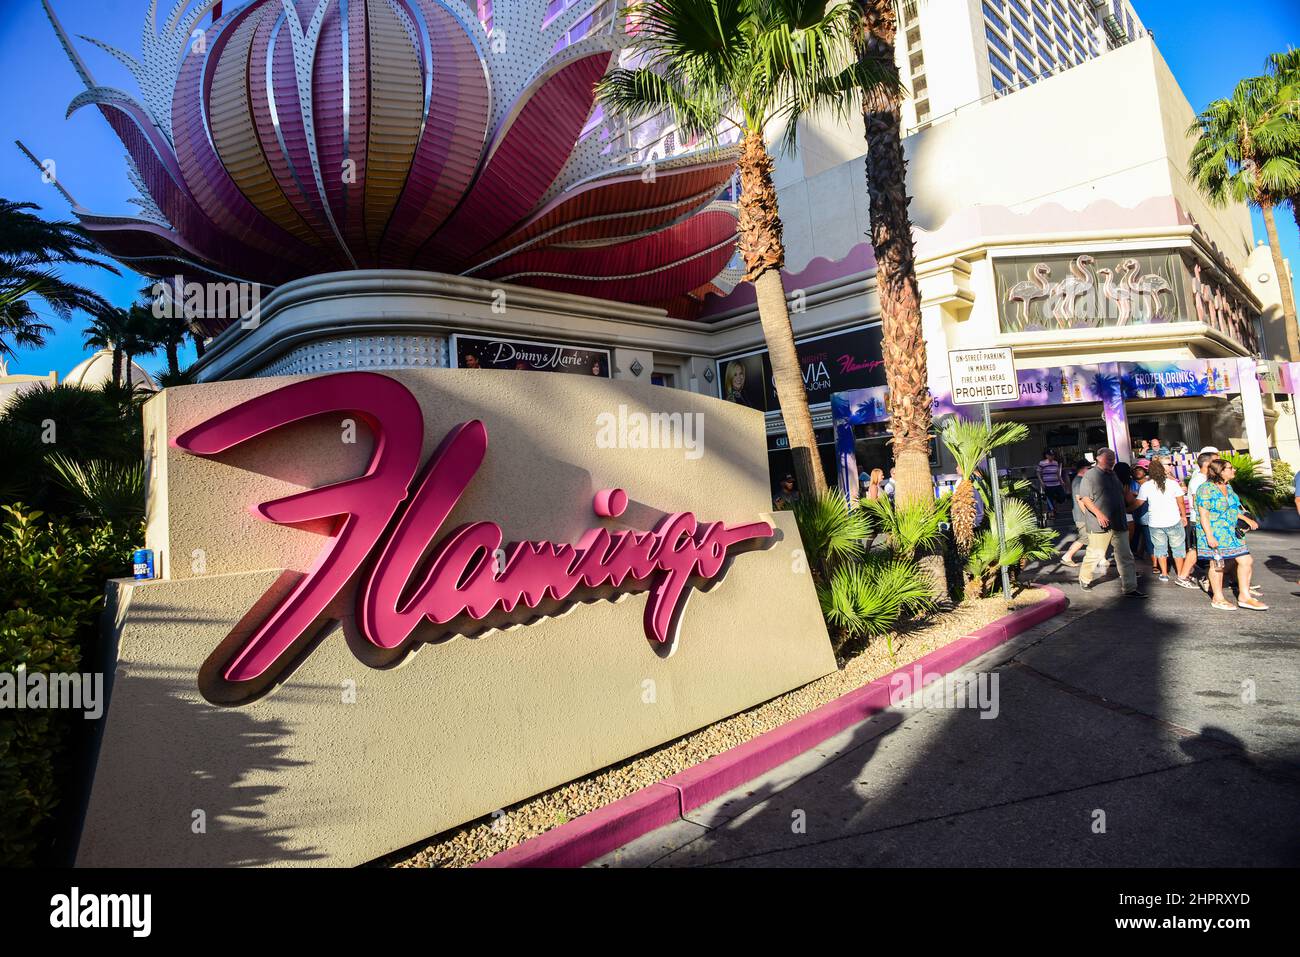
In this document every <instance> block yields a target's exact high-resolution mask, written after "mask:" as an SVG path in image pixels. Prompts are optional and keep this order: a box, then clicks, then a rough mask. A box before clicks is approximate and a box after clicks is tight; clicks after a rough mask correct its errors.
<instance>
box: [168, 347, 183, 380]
mask: <svg viewBox="0 0 1300 957" xmlns="http://www.w3.org/2000/svg"><path fill="white" fill-rule="evenodd" d="M179 349H180V344H179V343H178V342H177V341H176V340H175V339H168V340H167V374H168V375H170V376H176V375H178V374H179V373H180V371H181V358H180V352H179Z"/></svg>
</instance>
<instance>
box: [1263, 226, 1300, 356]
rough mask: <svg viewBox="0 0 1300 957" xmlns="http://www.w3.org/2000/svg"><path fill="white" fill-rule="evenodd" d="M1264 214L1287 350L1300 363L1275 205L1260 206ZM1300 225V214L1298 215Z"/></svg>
mask: <svg viewBox="0 0 1300 957" xmlns="http://www.w3.org/2000/svg"><path fill="white" fill-rule="evenodd" d="M1259 208H1260V212H1262V213H1263V214H1264V231H1265V232H1267V233H1268V247H1269V251H1270V252H1271V253H1272V254H1273V272H1274V273H1276V274H1277V283H1278V285H1279V286H1280V287H1281V289H1282V322H1283V325H1284V326H1285V327H1286V348H1287V351H1288V352H1289V353H1290V354H1291V356H1290V358H1291V361H1292V362H1300V329H1297V328H1296V315H1295V296H1294V295H1293V293H1292V290H1291V277H1290V275H1289V274H1288V273H1287V270H1286V263H1285V262H1283V261H1282V244H1281V242H1279V240H1278V238H1277V222H1276V220H1275V219H1274V218H1273V204H1272V203H1270V202H1267V201H1264V202H1261V203H1260V204H1259ZM1297 225H1300V214H1297Z"/></svg>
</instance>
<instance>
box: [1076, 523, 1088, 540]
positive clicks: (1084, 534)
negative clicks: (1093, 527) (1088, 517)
mask: <svg viewBox="0 0 1300 957" xmlns="http://www.w3.org/2000/svg"><path fill="white" fill-rule="evenodd" d="M1074 530H1075V531H1076V532H1078V533H1079V537H1080V538H1082V539H1083V540H1084V541H1087V539H1088V526H1087V525H1085V524H1084V523H1083V522H1075V523H1074Z"/></svg>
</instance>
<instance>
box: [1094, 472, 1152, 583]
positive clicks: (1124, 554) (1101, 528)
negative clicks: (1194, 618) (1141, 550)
mask: <svg viewBox="0 0 1300 957" xmlns="http://www.w3.org/2000/svg"><path fill="white" fill-rule="evenodd" d="M1117 460H1118V456H1117V455H1116V454H1115V450H1114V449H1100V450H1098V452H1097V467H1096V468H1095V469H1089V470H1088V472H1087V473H1086V474H1085V475H1084V477H1083V481H1082V482H1081V483H1080V484H1079V505H1080V506H1082V508H1083V513H1084V519H1085V521H1086V523H1087V529H1088V550H1087V551H1086V552H1084V555H1083V563H1082V564H1081V565H1080V566H1079V585H1080V586H1081V587H1082V588H1083V589H1084V591H1087V590H1089V589H1090V588H1092V586H1093V578H1094V577H1095V575H1096V571H1097V565H1098V564H1099V563H1100V562H1101V560H1102V559H1103V558H1104V557H1105V555H1106V548H1107V546H1110V547H1111V548H1113V549H1114V551H1115V565H1116V566H1117V567H1118V569H1119V578H1120V587H1121V588H1122V589H1123V593H1124V596H1125V597H1126V598H1146V597H1147V596H1146V593H1145V592H1143V591H1142V590H1141V589H1139V588H1138V582H1137V566H1136V563H1135V562H1134V561H1133V552H1132V551H1131V550H1130V549H1129V544H1128V513H1129V511H1130V507H1129V503H1128V500H1129V498H1130V496H1132V493H1131V492H1129V491H1128V490H1127V489H1126V488H1124V486H1123V484H1121V482H1120V480H1119V479H1118V478H1116V476H1115V463H1116V461H1117ZM1134 501H1136V498H1135V499H1134Z"/></svg>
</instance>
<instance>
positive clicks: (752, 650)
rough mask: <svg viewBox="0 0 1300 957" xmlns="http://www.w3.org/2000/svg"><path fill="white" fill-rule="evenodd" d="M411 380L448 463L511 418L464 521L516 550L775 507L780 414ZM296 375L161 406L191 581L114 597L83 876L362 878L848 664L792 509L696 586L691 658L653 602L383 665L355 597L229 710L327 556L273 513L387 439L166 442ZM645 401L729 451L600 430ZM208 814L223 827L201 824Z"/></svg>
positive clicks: (448, 378) (153, 531)
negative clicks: (391, 858)
mask: <svg viewBox="0 0 1300 957" xmlns="http://www.w3.org/2000/svg"><path fill="white" fill-rule="evenodd" d="M392 377H393V378H396V379H398V380H399V381H401V382H402V383H403V384H404V385H406V386H407V387H408V388H409V389H411V391H412V392H413V393H414V394H415V395H416V396H417V397H418V398H419V400H420V402H421V406H422V408H423V409H424V413H425V417H426V431H425V436H424V446H425V451H426V453H427V452H428V451H430V450H431V448H432V446H433V445H434V444H436V442H437V441H439V440H440V439H441V438H442V436H443V434H444V433H445V431H446V430H447V429H448V428H449V427H451V426H452V425H454V424H456V423H459V422H462V421H465V420H467V419H470V418H475V417H477V418H480V419H482V420H483V421H484V423H485V424H486V426H487V429H488V436H489V447H488V453H487V460H486V462H485V464H484V466H483V468H482V469H481V471H480V472H479V473H478V475H477V477H476V478H475V480H474V482H473V483H472V485H471V486H470V488H469V490H468V491H467V492H466V494H465V496H464V498H463V499H462V500H461V502H460V504H459V505H458V507H457V509H456V510H455V512H454V513H453V514H452V516H451V517H450V519H449V522H448V527H451V526H454V525H457V524H460V523H461V522H464V521H475V520H490V521H495V522H497V523H498V524H500V525H501V526H502V527H503V529H504V532H505V535H506V538H507V540H518V539H546V540H554V541H576V539H577V538H578V536H579V535H580V534H581V532H582V531H584V530H585V529H587V528H591V527H594V526H596V525H597V524H599V523H600V522H601V521H602V520H600V519H597V518H596V517H595V516H594V515H593V514H592V510H591V497H592V494H593V493H594V492H595V491H596V490H598V489H601V488H606V487H614V486H617V487H622V488H625V489H626V490H627V491H628V493H629V495H630V497H631V500H632V504H631V506H630V507H629V509H628V512H627V514H626V516H625V519H623V520H605V521H606V522H607V523H608V524H610V525H611V526H612V527H628V526H631V527H636V528H649V527H652V526H653V524H654V522H655V521H656V520H657V519H658V518H659V517H660V516H661V515H662V514H663V513H665V512H669V511H675V510H691V511H694V512H695V513H696V514H697V516H698V517H699V518H700V519H702V520H709V521H716V520H725V521H727V522H728V523H731V524H737V523H742V522H747V521H754V520H757V519H759V518H760V517H761V516H765V515H767V512H768V509H769V507H770V499H769V486H768V476H767V455H766V443H765V439H764V433H763V423H762V417H761V416H760V415H759V414H758V413H756V412H753V411H751V410H747V409H743V408H740V407H739V406H736V405H734V404H731V403H725V402H721V401H718V400H715V399H709V398H706V397H703V396H698V395H693V394H691V393H689V392H685V391H681V390H675V389H663V388H656V387H653V386H648V385H640V384H637V383H630V382H624V381H612V382H611V381H606V380H595V379H589V378H586V377H583V376H573V375H559V374H543V373H535V372H495V371H472V370H460V371H448V370H436V371H434V370H427V371H404V372H395V373H392ZM290 381H297V380H296V379H258V380H248V381H236V382H229V383H222V384H214V385H203V386H190V387H182V388H177V389H171V390H168V391H167V392H165V393H163V394H161V395H160V396H158V397H156V398H154V399H153V400H151V402H150V403H149V406H148V410H147V411H148V422H149V426H150V429H151V430H152V441H153V448H154V450H155V454H156V456H157V458H158V460H161V467H160V466H159V465H158V464H155V466H154V468H153V469H152V470H151V477H152V480H153V481H154V482H155V483H159V487H156V488H154V489H152V494H151V497H150V528H149V544H150V545H151V547H153V548H155V549H156V550H157V551H159V552H160V553H161V554H163V555H164V556H171V558H172V560H171V561H170V563H169V567H170V569H171V579H170V580H162V581H156V582H146V583H131V582H124V583H119V584H118V585H117V586H116V588H115V591H114V595H113V599H114V611H113V613H112V620H113V633H114V634H113V638H114V641H115V647H116V661H117V664H116V669H115V673H114V676H113V688H112V697H111V701H110V706H109V710H108V714H107V717H106V721H105V727H104V736H103V746H102V751H101V753H100V756H99V760H98V764H97V768H96V773H95V778H94V783H93V787H92V791H91V795H90V801H89V808H88V812H87V817H86V823H85V828H84V833H83V838H82V842H81V845H80V849H79V853H78V863H79V864H81V865H89V866H99V865H134V866H153V865H157V866H165V865H251V864H345V865H346V864H357V863H360V862H363V861H366V860H369V859H373V858H375V857H377V856H380V855H382V854H384V853H386V852H388V851H391V850H394V849H396V848H400V847H403V846H405V845H407V844H409V843H412V842H415V841H418V840H420V839H422V838H425V837H428V836H430V835H432V834H435V833H437V832H440V831H442V830H445V829H446V828H449V827H453V826H455V825H457V824H460V823H462V822H464V821H467V820H471V819H474V818H477V817H479V816H482V815H485V814H489V813H491V812H492V811H494V810H496V809H499V808H504V807H508V806H509V805H510V804H511V803H512V802H516V801H519V800H521V799H523V798H526V797H528V796H530V795H533V794H536V793H538V792H539V791H542V790H545V789H547V788H550V787H554V786H556V785H558V784H561V783H563V782H565V781H568V780H571V779H573V778H575V777H578V776H581V775H582V774H585V773H587V772H590V771H592V770H595V769H598V768H601V767H604V766H606V765H609V764H611V763H613V762H616V761H618V760H620V759H622V758H626V757H629V756H631V755H634V754H636V753H638V752H640V751H643V750H645V749H647V748H650V747H653V746H655V745H657V744H659V743H662V742H664V741H668V740H671V739H673V738H675V737H678V736H680V735H682V734H684V733H686V732H688V731H691V730H693V729H695V728H698V727H700V726H702V725H705V724H708V723H710V722H713V721H715V720H718V719H720V718H722V717H725V716H727V715H730V714H733V713H735V712H737V711H740V710H743V709H744V708H746V707H749V706H751V705H753V704H756V703H758V702H761V701H764V700H766V699H768V698H771V697H773V696H775V695H777V694H780V693H782V692H784V691H786V690H789V689H791V688H794V687H797V686H799V685H801V684H804V683H806V682H808V681H810V680H813V679H814V678H817V677H819V676H821V675H823V674H826V673H828V672H829V671H831V670H833V669H834V667H835V662H834V659H833V656H832V654H831V651H830V646H829V642H828V640H827V636H826V631H825V628H824V625H823V624H822V620H821V616H820V613H819V612H818V609H817V602H816V597H815V594H814V591H813V587H812V583H811V581H810V579H809V577H808V575H807V573H806V571H805V570H804V564H803V563H802V562H801V561H799V560H798V556H797V555H796V554H795V553H796V551H797V550H798V549H799V548H800V543H799V537H798V533H797V530H796V528H795V526H794V523H793V521H792V518H791V516H790V515H789V514H788V513H779V514H777V515H775V516H769V517H768V520H769V521H772V522H773V523H774V524H775V525H776V527H777V528H778V529H779V533H780V541H779V542H777V543H776V544H775V546H774V547H772V548H771V549H769V550H767V551H763V552H748V553H744V554H739V555H736V556H735V558H734V560H733V563H732V565H731V567H730V569H729V570H728V572H727V574H726V575H725V577H724V578H723V579H722V580H721V581H719V582H717V583H716V584H715V585H714V586H713V587H712V588H711V589H710V590H709V591H708V592H707V593H696V594H693V595H692V597H691V598H690V600H689V602H688V604H687V608H686V611H685V614H684V616H683V621H682V626H681V631H680V637H679V639H678V643H677V650H676V652H675V653H674V654H673V655H671V656H670V657H667V658H664V657H660V656H659V655H658V654H656V651H655V649H653V648H652V647H651V646H650V644H649V642H648V641H647V639H646V638H645V636H644V633H643V629H642V613H643V611H644V607H645V601H646V595H645V593H639V594H634V595H629V596H625V597H623V599H622V600H621V601H618V602H612V601H595V602H593V603H591V604H582V605H577V606H575V607H573V608H572V609H570V610H569V611H567V613H565V614H563V615H562V616H559V617H554V618H547V619H543V620H541V621H538V622H536V623H534V624H530V625H527V626H519V627H514V628H511V629H509V630H507V631H494V632H490V633H487V634H485V635H482V636H480V637H477V638H474V639H463V638H457V639H454V640H451V641H447V642H444V643H439V644H435V645H425V646H419V650H418V651H417V652H416V653H415V654H414V655H413V656H411V657H409V658H408V659H407V660H405V661H404V662H402V663H401V664H400V665H399V666H397V667H392V668H389V669H387V670H377V669H372V668H369V667H367V666H366V665H364V664H362V663H361V661H359V660H358V658H357V657H356V656H355V655H354V654H353V652H352V650H351V646H353V645H355V644H356V643H357V642H359V641H360V639H358V638H356V637H354V636H351V635H348V634H345V629H346V630H348V631H350V630H351V620H350V619H351V610H352V601H351V598H350V596H349V595H348V594H347V593H345V595H344V600H343V601H342V602H341V603H340V611H341V614H342V616H343V625H337V624H336V625H331V626H330V627H329V628H328V629H327V631H326V632H325V633H324V636H323V637H322V639H321V640H320V642H319V644H318V645H316V646H315V648H314V650H313V651H312V652H311V653H310V654H309V655H308V656H307V657H306V658H305V660H304V661H303V662H302V663H301V665H300V666H299V667H297V669H296V670H294V671H292V672H291V673H290V674H289V675H288V677H287V678H286V679H285V680H284V682H283V683H282V684H281V685H280V686H278V687H277V688H276V689H275V690H274V691H273V692H272V693H270V694H269V695H267V696H265V697H262V698H261V699H259V700H257V701H255V702H254V703H252V704H249V705H246V706H244V707H238V708H228V707H220V706H217V705H214V704H211V703H209V701H207V700H206V699H205V698H204V697H203V696H202V695H201V694H200V692H199V690H198V687H197V684H196V676H197V674H198V672H199V669H200V668H201V667H202V666H203V664H204V662H205V660H207V659H208V658H209V656H210V655H212V653H213V650H214V649H215V648H216V647H217V646H218V644H219V643H221V642H222V641H223V640H224V639H226V638H227V636H228V635H230V634H231V633H232V630H235V629H236V628H237V626H239V625H240V623H241V619H244V617H245V615H246V613H247V612H248V611H249V609H250V608H251V607H252V606H253V604H254V602H255V601H257V600H258V598H259V596H261V595H262V594H263V593H264V592H265V591H266V590H267V589H268V588H272V587H273V585H275V583H276V582H277V580H279V582H280V584H279V587H280V588H284V587H285V581H284V579H282V578H281V572H282V571H283V570H285V569H289V570H302V569H304V568H306V567H307V566H308V564H309V562H310V561H311V559H312V557H313V556H314V555H315V553H316V551H317V550H318V549H319V547H320V545H321V543H322V539H321V537H320V535H319V534H318V533H316V532H313V531H311V530H299V529H289V528H283V527H279V526H273V525H270V524H268V523H265V522H260V521H257V520H255V519H254V518H253V517H252V515H251V514H250V513H249V511H248V507H249V506H250V505H252V504H255V503H259V502H264V501H267V500H268V499H271V498H275V497H278V496H281V495H284V494H290V493H292V492H295V491H299V490H301V489H302V488H304V487H309V486H317V485H320V484H324V483H327V482H330V481H336V480H339V479H342V478H345V477H350V476H352V475H355V474H358V472H359V471H360V465H361V463H362V461H363V460H364V459H365V458H366V456H367V455H368V451H369V446H368V441H366V440H363V441H362V442H359V443H358V444H357V445H354V446H345V445H343V444H342V443H341V441H340V429H339V423H338V422H337V421H332V420H330V419H319V420H316V421H313V422H310V423H305V424H303V425H300V426H297V427H293V428H290V429H287V430H284V431H283V432H281V433H279V434H277V435H275V436H269V437H265V438H263V439H259V440H257V442H255V443H253V444H252V445H251V446H250V448H248V449H246V450H239V451H238V452H237V454H233V455H229V456H227V457H224V458H223V459H222V461H213V460H208V459H201V458H197V457H195V456H191V455H188V454H185V453H180V452H177V451H175V450H171V449H169V448H168V446H167V444H166V441H165V439H166V438H168V437H174V436H176V435H177V434H179V433H180V432H183V431H184V430H185V429H187V428H189V427H191V426H194V425H196V424H198V423H199V422H201V421H204V420H206V419H207V418H208V417H210V416H211V415H213V414H215V413H216V412H218V411H221V410H223V409H225V408H227V407H230V406H232V405H234V404H237V403H239V402H242V401H245V400H247V399H248V398H251V397H253V396H255V395H259V394H261V393H264V392H267V391H270V390H272V389H276V388H279V387H281V386H283V385H285V384H287V383H288V382H290ZM620 404H626V405H627V406H628V408H629V410H630V411H637V410H644V411H649V410H656V411H677V412H683V413H699V414H701V415H703V422H704V433H703V437H704V445H703V448H704V453H703V455H701V456H700V457H698V458H694V459H692V458H688V457H687V456H686V455H685V453H684V450H682V449H632V448H600V447H598V446H597V443H596V422H595V419H596V416H597V415H598V414H599V413H601V412H605V411H610V412H617V409H618V406H619V405H620ZM431 534H432V530H431ZM195 549H202V554H203V559H204V561H205V562H206V568H205V570H204V573H203V574H197V573H196V572H195V567H194V564H193V554H194V550H195ZM276 594H279V592H276ZM254 625H255V621H253V620H246V621H243V623H242V628H243V629H245V630H246V629H248V628H251V627H253V626H254ZM349 688H354V689H355V702H354V703H348V702H347V701H346V700H345V699H346V692H347V691H348V689H349ZM200 817H201V818H202V819H203V820H204V822H205V826H206V830H205V832H204V833H196V832H195V827H196V826H195V823H194V822H195V821H196V820H198V819H199V818H200Z"/></svg>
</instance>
